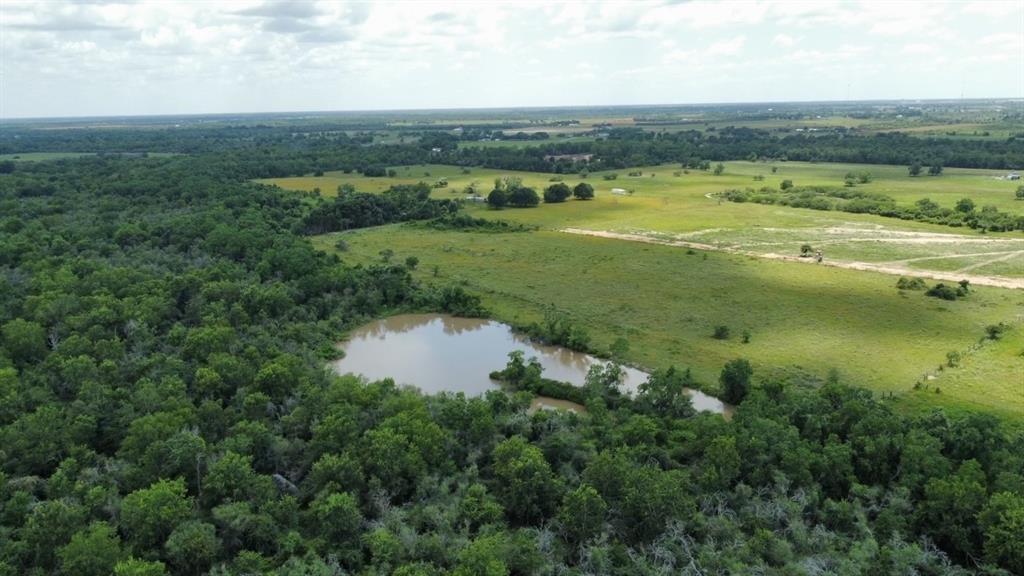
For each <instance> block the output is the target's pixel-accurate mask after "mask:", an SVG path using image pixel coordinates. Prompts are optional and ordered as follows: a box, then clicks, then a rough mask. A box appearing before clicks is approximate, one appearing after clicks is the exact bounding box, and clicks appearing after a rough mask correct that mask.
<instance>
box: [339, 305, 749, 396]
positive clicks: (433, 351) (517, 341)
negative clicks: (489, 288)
mask: <svg viewBox="0 0 1024 576" xmlns="http://www.w3.org/2000/svg"><path fill="white" fill-rule="evenodd" d="M340 348H341V350H342V351H343V352H344V353H345V357H344V358H342V359H340V360H337V361H335V362H333V363H332V367H333V369H334V370H335V371H336V372H337V373H339V374H348V373H353V374H361V375H363V376H365V377H367V378H369V379H371V380H379V379H382V378H393V379H394V380H395V382H397V383H399V384H408V385H411V386H415V387H417V388H419V389H420V390H422V391H423V392H425V393H428V394H431V393H435V392H463V393H465V394H466V395H467V396H477V395H480V394H483V393H484V392H486V391H488V390H498V389H500V388H501V385H500V384H499V383H497V382H495V381H493V380H491V378H490V376H489V374H490V373H491V372H493V371H495V370H501V369H502V368H504V367H505V364H506V363H508V354H509V352H512V351H513V350H522V351H523V352H524V353H525V355H526V358H530V357H536V358H537V360H538V361H540V364H541V366H543V368H544V376H545V377H546V378H551V379H552V380H561V381H563V382H569V383H571V384H575V385H577V386H582V385H583V383H584V380H585V378H586V376H587V371H588V370H589V369H590V367H591V366H592V365H594V364H601V363H603V361H602V360H600V359H599V358H595V357H594V356H591V355H589V354H583V353H580V352H574V351H572V350H568V349H566V348H562V347H560V346H544V345H538V344H534V343H532V342H530V341H529V339H527V338H526V337H524V336H522V335H520V334H517V333H515V332H513V331H512V329H511V327H510V326H508V325H507V324H502V323H501V322H495V321H493V320H482V319H478V318H457V317H452V316H447V315H443V314H403V315H399V316H392V317H390V318H385V319H383V320H376V321H374V322H371V323H370V324H367V325H365V326H363V327H361V328H358V329H356V330H355V331H353V332H352V334H351V335H350V337H349V338H348V340H346V341H344V342H342V343H341V344H340ZM623 370H624V377H623V382H622V389H623V390H624V391H627V392H630V393H633V392H635V391H636V390H637V388H638V387H639V386H640V384H641V383H643V382H644V381H646V380H647V373H645V372H643V371H641V370H637V369H636V368H629V367H623ZM688 394H690V397H691V399H692V400H693V405H694V407H695V408H697V409H698V410H706V411H711V412H716V413H719V414H724V415H726V416H728V415H730V413H731V411H732V407H731V406H729V405H727V404H725V403H723V402H722V401H721V400H719V399H717V398H715V397H713V396H708V395H707V394H704V393H702V392H699V391H696V390H690V391H688ZM534 408H561V409H570V410H576V411H582V410H583V407H582V406H579V405H578V404H573V403H572V402H566V401H564V400H555V399H545V398H542V397H540V398H538V399H537V400H535V402H534Z"/></svg>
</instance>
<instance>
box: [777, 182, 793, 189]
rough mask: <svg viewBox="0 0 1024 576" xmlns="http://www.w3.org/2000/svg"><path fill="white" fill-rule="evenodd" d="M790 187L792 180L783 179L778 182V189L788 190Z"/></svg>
mask: <svg viewBox="0 0 1024 576" xmlns="http://www.w3.org/2000/svg"><path fill="white" fill-rule="evenodd" d="M792 187H793V181H792V180H783V181H782V183H780V184H779V189H781V190H789V189H790V188H792Z"/></svg>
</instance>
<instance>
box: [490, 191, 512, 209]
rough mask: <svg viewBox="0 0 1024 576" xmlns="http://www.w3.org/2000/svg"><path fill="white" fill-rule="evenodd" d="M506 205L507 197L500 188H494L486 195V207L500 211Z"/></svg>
mask: <svg viewBox="0 0 1024 576" xmlns="http://www.w3.org/2000/svg"><path fill="white" fill-rule="evenodd" d="M506 204H508V195H507V194H505V191H504V190H502V189H501V188H495V189H494V190H491V193H490V194H488V195H487V205H488V206H490V207H491V208H494V209H496V210H500V209H502V208H504V207H505V205H506Z"/></svg>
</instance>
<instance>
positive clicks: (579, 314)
mask: <svg viewBox="0 0 1024 576" xmlns="http://www.w3.org/2000/svg"><path fill="white" fill-rule="evenodd" d="M774 166H775V167H776V172H775V173H774V174H773V173H772V172H771V169H772V165H768V164H763V163H751V162H729V163H726V165H725V171H724V173H723V174H722V175H720V176H715V175H713V174H710V173H704V172H697V171H691V172H690V173H684V172H682V171H680V169H679V168H678V167H677V166H655V167H644V168H641V169H639V170H640V171H641V172H642V175H640V176H628V172H630V171H634V170H621V171H618V173H617V177H616V179H614V180H606V179H604V178H603V176H604V174H602V173H597V174H592V175H590V177H589V178H587V181H588V182H590V183H591V184H593V185H594V187H595V188H596V190H597V198H596V199H595V200H593V201H590V202H579V201H570V202H566V203H563V204H554V205H541V206H540V207H538V208H535V209H527V210H512V209H509V210H503V211H500V212H495V211H491V210H488V209H486V208H485V207H483V206H479V205H469V206H467V210H468V211H469V212H470V213H472V214H474V215H476V216H484V217H497V218H502V219H506V220H510V221H517V222H524V223H529V224H534V225H537V226H539V227H540V231H538V232H532V233H511V234H474V233H462V232H440V231H429V230H425V229H423V228H421V227H416V226H411V225H405V226H387V227H382V228H378V229H371V230H361V231H356V232H350V233H345V234H343V235H342V236H343V237H344V239H345V241H346V243H347V244H348V247H349V248H348V250H347V251H346V252H344V253H342V254H341V256H342V257H343V258H344V259H346V260H349V261H352V262H363V263H365V262H370V261H373V260H377V259H379V258H380V256H379V254H380V252H381V251H382V250H385V249H390V250H393V251H394V253H395V256H394V257H395V259H396V260H398V261H401V260H403V259H404V258H405V257H406V256H417V257H418V258H419V259H420V266H419V269H418V271H417V274H418V275H419V276H420V277H422V278H423V279H424V280H426V281H430V282H435V281H439V282H443V283H448V282H456V283H460V284H463V285H465V286H467V287H468V288H469V289H471V290H472V291H473V292H475V293H478V294H481V295H482V296H483V298H484V300H485V303H486V305H487V306H488V308H489V309H490V310H492V312H493V314H494V316H495V317H496V318H498V319H501V320H505V321H510V322H517V323H518V322H528V321H531V320H535V319H538V318H540V317H541V315H542V314H543V310H544V308H545V306H548V305H555V306H556V307H558V308H559V309H561V310H563V311H565V312H566V313H568V314H569V315H570V316H571V317H572V318H573V319H574V320H575V321H577V322H579V323H581V324H582V325H584V326H585V327H586V328H587V329H588V330H589V331H590V333H591V334H593V335H594V337H595V339H596V341H597V344H598V345H599V346H602V347H605V346H608V345H610V344H611V342H612V341H614V339H615V338H618V337H620V336H621V337H625V338H627V339H628V340H629V342H630V344H631V349H630V352H629V355H628V357H629V360H630V361H631V362H633V363H636V364H637V365H639V366H643V367H646V368H657V367H662V366H667V365H669V364H676V365H680V366H689V367H692V369H693V370H694V373H695V375H696V376H697V377H698V379H699V380H700V381H701V383H702V384H703V385H705V386H706V387H707V388H708V389H709V390H711V391H714V388H715V386H717V384H716V381H717V374H718V371H719V370H720V369H721V366H722V364H724V363H725V362H726V361H728V360H729V359H732V358H735V357H737V356H743V357H747V358H749V359H750V360H751V361H752V362H753V363H754V365H755V367H756V368H757V371H758V373H759V374H761V375H764V374H769V373H773V372H777V371H782V372H789V373H803V374H809V375H811V376H813V377H815V378H819V379H820V378H824V377H825V376H826V374H827V373H828V372H829V370H830V369H833V368H835V369H836V370H838V371H839V373H840V375H841V377H842V378H843V379H844V381H847V382H850V383H854V384H859V385H863V386H867V387H869V388H871V389H873V390H876V391H879V392H885V393H893V394H895V395H896V402H897V403H898V404H899V405H901V406H905V407H907V408H909V409H914V408H921V407H931V406H936V405H941V406H946V407H951V408H957V409H960V408H962V409H977V408H983V409H986V410H990V411H992V412H995V413H999V414H1004V415H1007V416H1015V417H1019V418H1020V419H1021V420H1022V421H1024V357H1022V356H1021V353H1022V352H1024V336H1022V334H1024V315H1022V311H1024V290H1008V289H1000V288H989V287H976V288H975V289H974V292H973V293H972V294H971V296H969V297H968V298H966V299H962V300H958V301H955V302H946V301H942V300H937V299H934V298H929V297H926V296H924V294H923V293H921V292H904V293H901V292H900V291H898V290H897V289H896V287H895V282H896V277H895V276H893V275H890V274H879V273H875V272H864V271H858V270H846V269H839V268H831V267H827V266H813V265H801V264H794V263H790V262H782V261H773V260H768V259H762V258H757V257H753V256H744V255H740V254H735V253H728V252H722V251H702V250H696V251H687V250H685V249H682V248H679V247H670V246H661V245H656V244H647V243H641V242H628V241H623V240H614V239H604V238H595V237H590V236H578V235H572V234H566V233H564V232H560V230H563V229H565V228H583V229H586V230H593V231H609V232H623V233H642V234H647V235H650V236H652V237H665V238H672V239H685V240H687V241H692V242H697V243H701V244H707V245H710V246H712V247H714V248H716V249H722V250H730V249H737V250H741V251H743V252H747V253H751V254H758V255H764V254H788V255H792V254H795V253H797V252H798V251H799V247H800V244H802V243H804V242H808V243H811V244H813V245H816V246H818V247H821V248H822V249H823V250H825V252H826V254H828V258H829V260H830V261H831V260H840V261H850V262H854V263H860V262H868V263H881V264H886V265H888V264H890V263H898V264H899V265H900V266H903V267H905V268H906V269H908V270H910V271H921V273H926V272H929V271H946V272H951V273H957V272H959V271H965V273H966V271H970V272H971V273H972V274H991V275H996V276H1002V277H1007V278H1014V279H1017V278H1024V235H1021V234H1016V233H1015V234H987V235H984V234H980V233H977V232H974V231H971V230H968V229H954V228H949V227H945V226H938V225H931V224H924V223H918V222H903V221H899V220H894V219H887V218H881V217H875V216H869V215H858V214H846V213H839V212H821V211H814V210H804V209H793V208H787V207H781V206H764V205H754V204H735V203H729V202H719V201H718V200H717V198H715V197H714V196H713V195H712V194H713V193H715V192H720V191H722V190H724V189H727V188H735V187H745V186H762V185H766V186H773V187H775V186H778V184H779V183H780V182H781V181H782V180H783V179H791V180H793V181H794V182H795V183H796V184H797V185H801V184H807V185H811V184H821V185H835V186H838V185H841V184H842V181H843V178H844V176H845V175H846V173H847V172H851V171H852V172H863V171H868V172H870V173H871V175H872V181H871V182H870V183H868V184H863V185H861V186H862V187H863V188H864V189H866V190H872V191H878V192H882V193H885V194H888V195H890V196H893V197H894V198H896V199H897V201H898V202H901V203H906V204H912V203H913V202H915V201H916V200H918V199H920V198H924V197H928V198H931V199H933V200H935V201H937V202H939V203H940V204H941V205H946V206H952V205H953V204H954V203H955V202H956V201H957V200H958V199H960V198H962V197H965V196H967V197H971V198H972V199H974V201H975V203H976V204H977V205H979V206H982V205H987V204H991V205H996V206H998V207H999V209H1000V210H1008V211H1013V212H1020V211H1024V203H1021V202H1017V201H1015V200H1013V192H1014V190H1015V189H1016V186H1017V184H1018V183H1016V182H1009V181H1005V180H999V179H997V177H998V176H1000V173H998V172H992V171H984V170H957V169H948V170H947V171H946V173H945V174H943V175H942V176H939V177H926V176H921V177H917V178H911V177H909V176H908V175H907V172H906V168H905V167H898V166H863V165H841V164H807V163H779V164H775V165H774ZM396 170H397V175H396V177H395V178H365V177H363V176H361V175H359V174H342V173H328V174H326V175H324V176H323V177H319V178H313V177H304V178H286V179H276V180H272V181H267V182H269V183H275V184H278V185H280V186H282V187H285V188H290V189H296V190H312V189H313V188H316V187H318V188H320V189H321V192H322V193H323V194H324V195H333V194H334V193H335V191H336V189H337V187H338V186H339V185H341V184H351V185H353V186H355V188H356V189H358V190H362V191H369V192H375V191H381V190H384V189H386V188H387V187H388V186H390V185H391V184H396V183H415V182H419V181H426V182H436V181H438V180H440V179H442V178H443V179H446V180H447V181H448V186H447V187H445V188H437V189H435V190H434V192H433V195H434V196H435V197H439V198H458V197H461V196H463V195H464V194H465V192H464V188H465V187H466V186H467V185H474V186H476V187H478V188H479V189H480V190H482V191H483V192H484V193H486V192H487V191H489V190H490V188H491V187H492V186H493V180H494V179H495V178H497V177H501V176H505V175H514V176H518V177H520V178H522V180H523V182H524V183H525V184H526V185H529V186H533V187H535V188H537V189H538V190H540V189H542V188H543V187H545V186H547V185H549V184H550V179H551V178H552V175H550V174H539V173H514V172H509V171H497V170H487V169H479V168H473V169H470V170H469V173H468V174H467V173H464V172H463V170H462V169H461V168H456V167H451V166H438V165H429V166H410V167H398V168H396ZM677 174H678V175H677ZM758 175H760V176H763V177H764V180H763V181H758V182H755V181H754V179H753V178H754V176H758ZM564 181H565V182H566V183H567V184H569V185H570V186H572V185H575V184H576V183H577V182H579V181H580V179H579V177H578V176H575V175H574V176H567V177H564ZM613 188H621V189H625V190H629V191H632V194H627V195H616V194H612V193H611V191H612V189H613ZM338 237H339V235H337V234H335V235H326V236H322V237H318V238H316V239H315V243H316V244H317V246H318V247H320V248H322V249H324V250H327V251H332V250H335V248H334V246H335V243H336V241H337V239H338ZM689 252H692V254H691V253H689ZM999 322H1004V323H1006V324H1007V325H1009V326H1011V330H1010V332H1008V333H1007V335H1006V336H1004V338H1003V340H1000V341H998V342H990V341H986V342H984V343H983V344H981V345H980V346H979V344H978V343H979V341H980V339H982V337H983V335H984V331H985V327H986V326H987V325H990V324H996V323H999ZM717 325H725V326H728V327H729V328H730V330H731V331H732V337H731V338H730V339H729V340H726V341H720V340H715V339H713V338H712V337H711V335H712V332H713V330H714V327H715V326H717ZM745 331H749V333H750V336H751V340H750V342H749V343H743V342H742V341H741V339H742V334H743V332H745ZM950 351H957V352H960V353H961V354H962V355H963V357H964V359H963V361H962V363H961V365H960V366H959V367H956V368H945V369H943V370H939V366H940V365H941V364H942V363H943V362H944V361H945V358H946V353H947V352H950ZM917 383H920V384H919V385H918V386H917V389H915V384H917ZM936 390H938V392H936Z"/></svg>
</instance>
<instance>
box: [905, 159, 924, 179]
mask: <svg viewBox="0 0 1024 576" xmlns="http://www.w3.org/2000/svg"><path fill="white" fill-rule="evenodd" d="M907 173H908V174H910V175H911V176H919V175H920V174H921V163H920V162H914V163H913V164H911V165H910V166H909V167H908V168H907Z"/></svg>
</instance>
